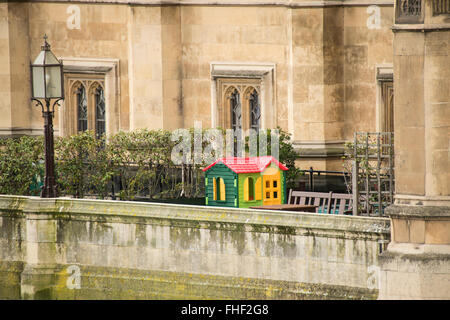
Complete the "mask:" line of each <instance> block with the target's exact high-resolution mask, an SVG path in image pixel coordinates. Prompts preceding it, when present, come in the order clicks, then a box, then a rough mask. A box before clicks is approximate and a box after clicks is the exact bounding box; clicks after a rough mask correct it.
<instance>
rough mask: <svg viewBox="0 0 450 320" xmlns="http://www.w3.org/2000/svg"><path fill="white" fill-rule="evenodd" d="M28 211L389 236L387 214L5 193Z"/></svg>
mask: <svg viewBox="0 0 450 320" xmlns="http://www.w3.org/2000/svg"><path fill="white" fill-rule="evenodd" d="M20 212H23V214H25V215H26V219H27V220H40V219H43V220H48V219H69V220H82V221H98V222H119V221H120V222H123V223H136V222H138V223H142V224H159V225H166V226H177V227H187V228H189V227H191V228H209V229H224V230H236V231H239V230H242V231H244V230H245V231H253V232H269V233H282V234H291V235H293V234H304V235H311V234H313V235H317V236H325V237H338V238H346V239H378V238H379V237H380V233H381V234H384V237H385V238H386V239H388V238H389V236H390V220H389V219H388V218H377V217H360V216H356V217H355V216H344V215H325V214H316V213H306V212H296V213H292V212H287V211H286V212H282V211H272V210H254V209H241V208H218V207H207V206H189V205H177V204H161V203H143V202H133V201H115V200H86V199H70V198H56V199H42V198H39V197H15V196H0V213H1V214H2V215H8V214H11V213H15V214H18V213H20Z"/></svg>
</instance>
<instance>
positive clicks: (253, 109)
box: [248, 89, 261, 131]
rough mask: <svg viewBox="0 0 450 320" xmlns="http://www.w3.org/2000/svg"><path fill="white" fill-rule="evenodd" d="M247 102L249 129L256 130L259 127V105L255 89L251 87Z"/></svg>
mask: <svg viewBox="0 0 450 320" xmlns="http://www.w3.org/2000/svg"><path fill="white" fill-rule="evenodd" d="M248 104H249V109H250V110H249V111H250V129H253V130H256V131H258V130H259V129H260V119H261V107H260V104H259V95H258V92H257V91H256V89H253V91H252V93H251V94H250V97H249V101H248Z"/></svg>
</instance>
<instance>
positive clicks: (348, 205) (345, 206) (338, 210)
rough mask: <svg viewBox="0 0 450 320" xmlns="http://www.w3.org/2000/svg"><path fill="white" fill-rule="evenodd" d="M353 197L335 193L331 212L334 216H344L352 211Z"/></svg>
mask: <svg viewBox="0 0 450 320" xmlns="http://www.w3.org/2000/svg"><path fill="white" fill-rule="evenodd" d="M352 205H353V195H352V194H348V193H333V194H332V195H331V211H330V213H334V214H344V213H347V212H349V213H350V212H351V211H352V207H353V206H352Z"/></svg>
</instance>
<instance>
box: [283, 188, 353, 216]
mask: <svg viewBox="0 0 450 320" xmlns="http://www.w3.org/2000/svg"><path fill="white" fill-rule="evenodd" d="M352 199H353V198H352V195H351V194H346V193H333V192H332V191H330V192H328V193H326V192H309V191H294V190H292V189H290V190H289V197H288V202H287V203H288V204H305V205H316V206H318V207H317V208H316V212H318V213H332V214H344V213H346V212H349V211H351V210H352Z"/></svg>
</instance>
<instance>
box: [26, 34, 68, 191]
mask: <svg viewBox="0 0 450 320" xmlns="http://www.w3.org/2000/svg"><path fill="white" fill-rule="evenodd" d="M39 99H41V100H44V101H45V107H44V104H43V103H42V102H41V101H40V100H39ZM51 99H55V100H54V102H53V105H52V107H51V108H50V100H51ZM62 99H64V83H63V65H62V62H60V61H59V60H58V59H57V58H56V57H55V55H54V54H53V52H52V51H51V50H50V45H49V44H48V43H47V35H44V45H43V46H41V52H40V53H39V55H38V56H37V58H36V59H35V60H34V62H33V63H32V64H31V100H34V101H37V104H36V106H41V109H42V116H43V117H44V119H45V125H44V135H45V179H44V185H43V187H42V189H41V198H54V197H57V196H58V192H57V187H56V181H55V151H54V147H53V116H54V111H55V105H56V104H58V106H59V101H60V100H62Z"/></svg>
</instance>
